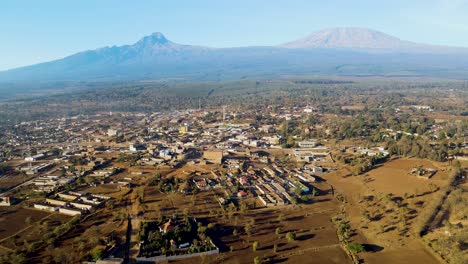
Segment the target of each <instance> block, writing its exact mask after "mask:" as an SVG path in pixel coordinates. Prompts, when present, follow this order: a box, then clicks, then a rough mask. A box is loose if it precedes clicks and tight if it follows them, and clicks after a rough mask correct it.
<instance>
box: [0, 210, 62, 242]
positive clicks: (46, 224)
mask: <svg viewBox="0 0 468 264" xmlns="http://www.w3.org/2000/svg"><path fill="white" fill-rule="evenodd" d="M70 219H71V217H70V216H66V215H62V214H58V213H53V214H50V215H48V216H46V217H44V218H42V220H41V221H37V222H35V223H33V224H32V225H30V226H29V227H28V226H26V227H25V228H24V229H23V230H22V231H21V232H19V233H17V234H15V236H11V237H9V238H8V239H6V240H5V241H3V242H2V243H1V245H2V246H4V247H6V248H10V249H15V248H16V247H17V246H18V245H24V242H26V243H32V242H36V241H38V240H41V239H42V236H43V235H44V234H46V233H49V232H52V231H53V230H54V229H55V228H56V227H58V226H60V225H62V224H64V223H66V222H68V221H69V220H70Z"/></svg>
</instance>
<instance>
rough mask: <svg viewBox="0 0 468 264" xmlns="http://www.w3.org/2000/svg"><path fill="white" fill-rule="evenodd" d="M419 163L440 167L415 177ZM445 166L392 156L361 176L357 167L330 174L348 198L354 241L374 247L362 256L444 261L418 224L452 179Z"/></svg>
mask: <svg viewBox="0 0 468 264" xmlns="http://www.w3.org/2000/svg"><path fill="white" fill-rule="evenodd" d="M418 165H423V166H424V167H431V168H435V169H438V170H439V171H438V172H437V173H436V174H435V175H434V176H433V178H431V179H423V178H418V177H416V176H414V175H411V174H410V173H409V172H410V170H411V168H413V167H416V166H418ZM445 169H446V168H445V167H444V165H443V164H440V163H434V162H430V161H427V160H421V159H396V160H390V161H388V162H386V163H384V164H381V165H379V166H377V168H375V169H373V170H371V171H369V172H367V173H363V174H361V175H358V176H350V172H351V171H352V170H351V169H347V168H345V169H341V170H338V171H336V172H333V173H330V174H326V175H324V178H325V179H326V180H327V181H328V182H329V183H330V184H332V185H333V187H334V188H335V191H336V192H338V193H340V194H342V195H343V196H344V197H345V200H346V202H345V208H346V213H347V215H348V217H349V219H348V220H349V221H350V225H351V227H352V228H353V229H354V231H355V235H354V236H353V240H354V241H356V242H358V243H361V244H365V245H369V246H368V247H369V248H370V249H371V250H370V252H367V253H362V254H361V257H362V258H363V259H364V261H366V262H368V263H402V262H404V263H438V260H437V259H436V258H435V257H434V256H433V255H432V253H431V252H429V251H428V250H427V249H426V248H425V247H424V246H423V245H422V242H421V241H420V240H419V238H418V237H417V236H416V235H415V234H414V233H413V227H414V224H415V222H416V221H417V219H418V216H419V214H420V213H421V211H423V210H424V208H425V207H426V204H427V203H428V202H429V201H430V200H431V199H432V197H433V196H434V195H435V193H436V192H437V191H438V187H440V186H442V185H443V184H444V183H445V182H447V179H448V174H447V172H446V171H445Z"/></svg>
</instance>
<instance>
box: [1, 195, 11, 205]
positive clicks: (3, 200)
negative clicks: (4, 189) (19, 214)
mask: <svg viewBox="0 0 468 264" xmlns="http://www.w3.org/2000/svg"><path fill="white" fill-rule="evenodd" d="M10 205H11V199H10V197H8V196H0V206H10Z"/></svg>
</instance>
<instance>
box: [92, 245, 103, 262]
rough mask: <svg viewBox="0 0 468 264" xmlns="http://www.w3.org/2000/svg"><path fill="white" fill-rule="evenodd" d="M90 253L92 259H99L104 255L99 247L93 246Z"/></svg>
mask: <svg viewBox="0 0 468 264" xmlns="http://www.w3.org/2000/svg"><path fill="white" fill-rule="evenodd" d="M90 254H91V257H92V258H93V259H94V260H99V259H101V258H102V256H103V255H104V252H103V251H102V249H100V248H94V249H92V250H91V252H90Z"/></svg>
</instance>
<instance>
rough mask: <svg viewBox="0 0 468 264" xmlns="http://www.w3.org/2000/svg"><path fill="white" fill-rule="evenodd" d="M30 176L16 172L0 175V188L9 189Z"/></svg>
mask: <svg viewBox="0 0 468 264" xmlns="http://www.w3.org/2000/svg"><path fill="white" fill-rule="evenodd" d="M30 178H31V176H27V175H24V174H17V173H8V174H7V175H3V176H2V177H0V189H10V188H12V187H14V186H16V185H18V184H21V183H23V182H25V181H27V180H29V179H30Z"/></svg>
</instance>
